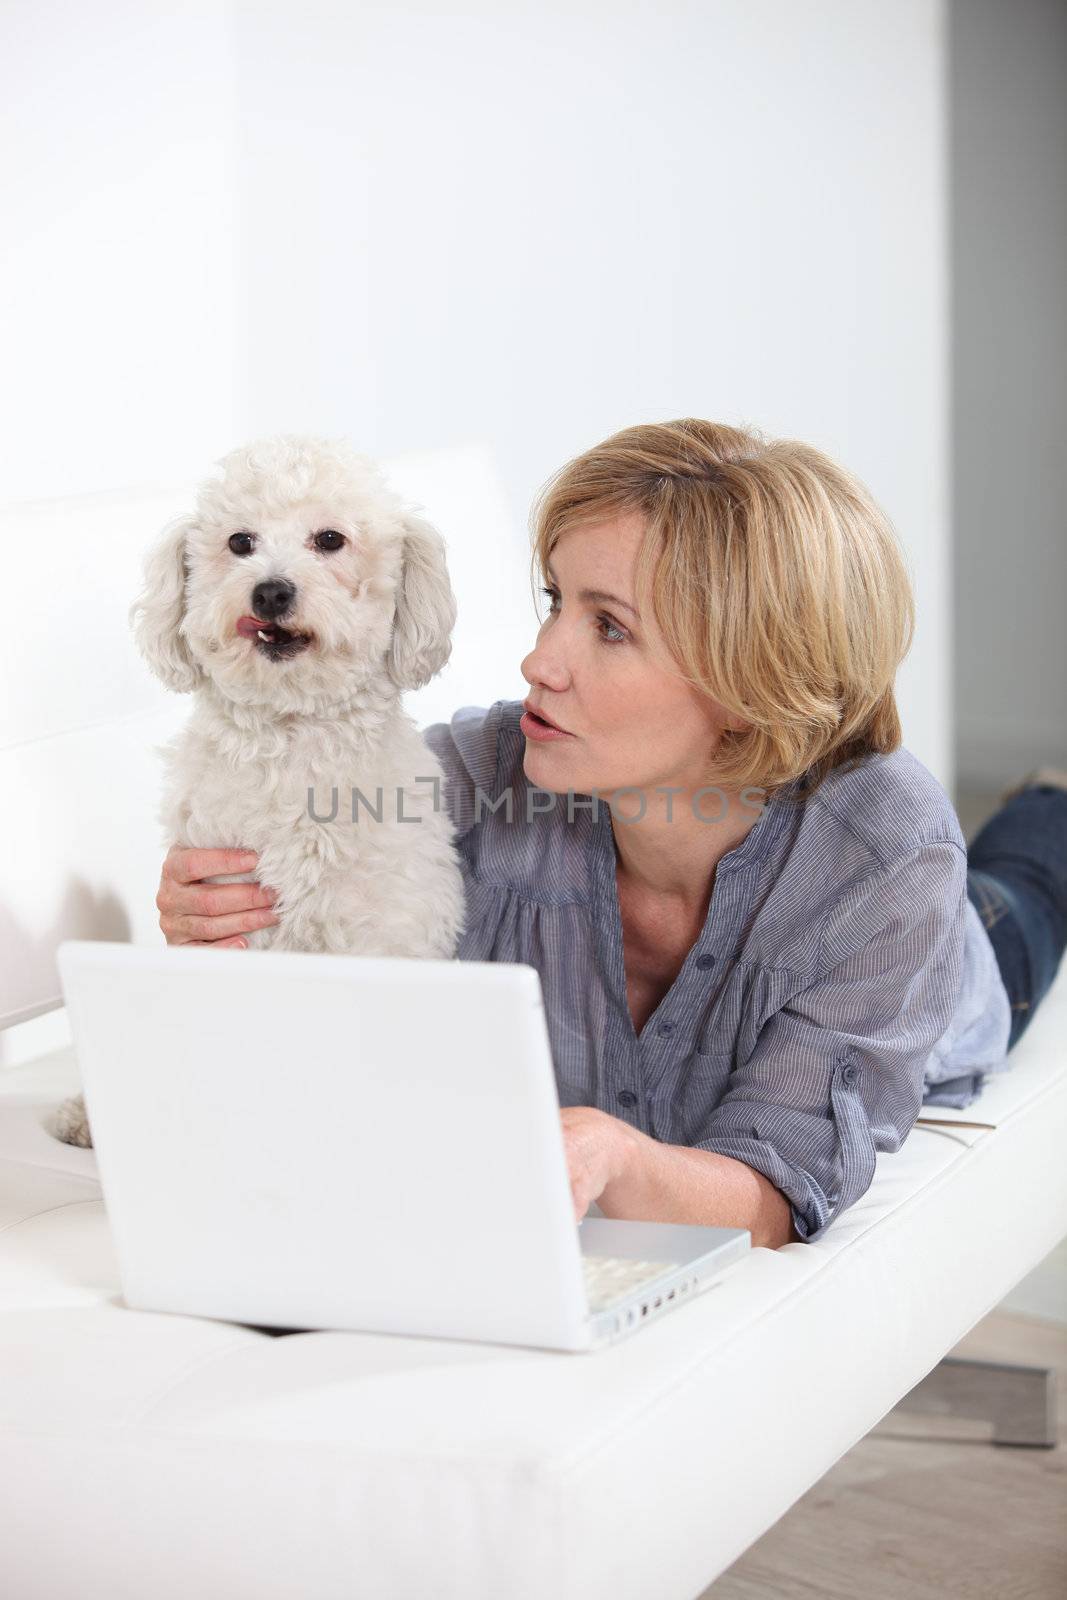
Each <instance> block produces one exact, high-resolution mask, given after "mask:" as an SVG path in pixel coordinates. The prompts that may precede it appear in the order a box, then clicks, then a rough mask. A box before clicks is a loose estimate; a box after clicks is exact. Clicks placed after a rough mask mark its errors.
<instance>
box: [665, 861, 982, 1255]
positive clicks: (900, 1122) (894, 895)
mask: <svg viewBox="0 0 1067 1600" xmlns="http://www.w3.org/2000/svg"><path fill="white" fill-rule="evenodd" d="M966 899H967V857H966V851H965V850H962V849H961V848H960V847H959V845H957V844H954V843H949V842H940V841H939V842H937V843H931V844H924V845H921V846H919V847H918V848H916V849H914V850H912V851H911V852H909V853H908V854H907V855H905V856H903V857H901V858H900V859H898V860H896V861H894V862H892V863H891V864H889V865H888V866H885V865H883V866H880V867H879V868H878V870H877V871H874V872H871V873H869V874H866V875H865V876H864V877H863V878H862V879H861V880H860V881H859V882H858V883H854V884H851V885H850V886H849V887H848V888H847V889H846V890H845V891H844V892H843V893H842V894H841V896H840V897H839V898H838V899H837V900H836V901H835V902H834V903H833V904H832V906H831V907H830V910H829V912H828V914H827V916H826V918H825V920H824V924H823V928H822V930H821V936H820V940H819V952H820V953H819V960H818V969H817V970H818V972H819V977H818V978H817V980H816V981H815V982H814V983H812V984H810V985H809V986H806V987H804V988H803V989H801V990H800V991H799V992H798V993H797V994H796V995H794V996H793V997H792V998H791V999H790V1001H789V1003H788V1004H787V1005H785V1006H783V1007H782V1009H781V1010H779V1011H778V1012H776V1013H775V1014H774V1015H773V1016H772V1017H770V1018H769V1019H768V1021H767V1022H766V1023H765V1024H764V1026H763V1027H762V1028H761V1029H760V1032H759V1035H758V1037H757V1040H756V1044H755V1047H754V1049H753V1051H752V1054H751V1055H750V1057H749V1059H748V1060H747V1061H745V1062H743V1063H739V1064H737V1065H736V1066H735V1069H734V1071H733V1072H732V1073H731V1075H730V1081H729V1087H728V1089H727V1092H726V1094H725V1095H724V1096H723V1098H722V1099H721V1100H720V1101H719V1103H718V1105H717V1106H716V1107H715V1110H714V1111H713V1112H712V1114H711V1116H710V1118H709V1120H708V1124H707V1128H706V1131H705V1133H704V1135H703V1136H702V1137H701V1138H700V1139H699V1140H697V1141H695V1146H696V1148H699V1149H702V1150H710V1151H715V1152H717V1153H719V1154H721V1155H726V1156H732V1157H733V1158H734V1159H735V1160H737V1161H743V1162H745V1163H746V1164H747V1165H748V1166H750V1167H753V1168H755V1170H756V1171H757V1172H761V1173H763V1175H764V1176H765V1177H766V1178H768V1179H769V1180H770V1181H771V1183H773V1184H774V1185H775V1187H776V1188H777V1189H779V1190H781V1192H782V1193H783V1194H784V1195H785V1196H786V1198H787V1199H788V1200H789V1202H790V1205H791V1208H792V1214H793V1223H794V1226H795V1228H796V1231H797V1234H798V1236H799V1237H800V1238H801V1239H802V1240H805V1241H807V1242H811V1241H812V1240H814V1239H817V1238H819V1236H820V1235H821V1234H823V1233H824V1232H825V1231H826V1229H827V1228H828V1227H829V1226H830V1224H831V1223H832V1222H833V1220H834V1219H835V1217H837V1216H839V1215H840V1214H841V1212H843V1211H845V1210H847V1209H848V1207H849V1206H851V1205H853V1204H854V1203H855V1201H857V1200H858V1199H859V1198H860V1197H861V1196H862V1195H863V1194H865V1193H866V1192H867V1190H868V1189H869V1187H870V1185H871V1182H872V1180H873V1178H874V1171H875V1155H876V1152H877V1151H879V1150H887V1151H896V1150H899V1149H900V1146H901V1145H902V1144H903V1142H904V1140H905V1138H906V1137H907V1135H908V1133H909V1132H910V1131H911V1128H912V1127H913V1125H914V1123H915V1118H916V1116H917V1115H918V1113H919V1107H920V1105H921V1103H922V1095H923V1069H924V1066H925V1063H926V1060H927V1057H928V1056H929V1054H930V1051H931V1049H932V1048H933V1046H934V1044H935V1043H936V1042H937V1040H938V1039H939V1038H940V1037H941V1035H942V1034H943V1033H944V1032H945V1030H946V1028H947V1027H948V1025H949V1023H950V1021H951V1019H952V1015H953V1011H954V1009H955V1006H956V1001H957V997H958V995H959V990H960V982H961V978H962V971H963V946H964V932H965V927H964V919H965V913H966Z"/></svg>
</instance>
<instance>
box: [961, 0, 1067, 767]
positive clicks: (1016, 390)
mask: <svg viewBox="0 0 1067 1600" xmlns="http://www.w3.org/2000/svg"><path fill="white" fill-rule="evenodd" d="M951 41H952V51H951V124H952V141H951V170H952V241H953V243H952V274H953V285H954V298H953V334H954V338H953V386H954V391H955V407H954V424H953V452H952V458H953V477H954V485H955V491H954V500H955V521H954V548H955V560H954V566H955V572H956V582H955V585H954V591H953V593H954V604H955V638H956V652H955V662H954V668H955V679H956V685H957V687H956V702H957V710H958V720H957V725H956V739H957V756H958V761H959V775H960V778H961V779H962V780H963V781H965V782H967V783H968V784H972V785H974V786H975V787H976V788H980V789H981V788H989V787H992V788H998V787H1000V786H1001V785H1003V784H1007V783H1008V782H1009V781H1011V780H1012V779H1015V778H1018V777H1021V776H1022V775H1023V774H1024V773H1025V772H1028V771H1030V770H1031V769H1032V768H1033V767H1036V766H1044V765H1050V766H1060V767H1067V627H1065V625H1064V624H1065V618H1067V513H1065V510H1064V507H1065V505H1067V452H1065V449H1064V428H1065V425H1067V295H1065V293H1064V285H1065V284H1067V6H1065V5H1064V4H1063V0H1013V3H1012V4H1011V5H1010V6H1005V5H1003V4H1001V3H999V0H954V3H953V5H952V7H951Z"/></svg>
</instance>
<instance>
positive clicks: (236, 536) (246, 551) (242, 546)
mask: <svg viewBox="0 0 1067 1600" xmlns="http://www.w3.org/2000/svg"><path fill="white" fill-rule="evenodd" d="M255 542H256V536H255V534H254V533H231V534H230V539H229V544H230V549H231V550H232V551H233V553H234V555H235V556H248V555H251V554H252V548H253V546H254V545H255Z"/></svg>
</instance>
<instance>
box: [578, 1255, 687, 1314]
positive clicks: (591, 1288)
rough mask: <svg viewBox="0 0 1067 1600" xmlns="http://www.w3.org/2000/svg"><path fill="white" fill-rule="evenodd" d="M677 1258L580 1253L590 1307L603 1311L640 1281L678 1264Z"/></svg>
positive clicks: (669, 1269) (659, 1274) (658, 1275)
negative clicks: (666, 1259) (670, 1259)
mask: <svg viewBox="0 0 1067 1600" xmlns="http://www.w3.org/2000/svg"><path fill="white" fill-rule="evenodd" d="M677 1264H678V1263H677V1262H676V1261H631V1260H630V1259H629V1258H628V1257H627V1256H583V1257H582V1270H583V1272H584V1273H585V1292H586V1295H587V1296H588V1298H589V1309H590V1311H603V1310H604V1309H605V1308H606V1307H607V1306H610V1305H613V1304H614V1302H615V1301H616V1300H621V1299H622V1298H623V1296H624V1295H627V1294H630V1293H631V1292H632V1291H633V1290H634V1289H636V1288H638V1287H639V1286H640V1285H641V1284H642V1283H645V1282H647V1281H649V1280H650V1279H652V1278H658V1277H660V1276H661V1274H662V1273H664V1272H670V1271H671V1269H672V1268H673V1267H676V1266H677Z"/></svg>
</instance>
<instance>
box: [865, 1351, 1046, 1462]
mask: <svg viewBox="0 0 1067 1600" xmlns="http://www.w3.org/2000/svg"><path fill="white" fill-rule="evenodd" d="M896 1409H898V1410H900V1411H912V1412H919V1413H922V1414H924V1415H926V1416H943V1417H945V1416H948V1417H978V1418H980V1419H981V1420H982V1421H984V1422H991V1423H992V1424H993V1438H992V1441H991V1442H992V1443H993V1444H1014V1445H1030V1446H1032V1447H1035V1448H1038V1449H1044V1450H1051V1449H1053V1448H1054V1447H1055V1444H1056V1375H1055V1372H1054V1371H1053V1370H1052V1369H1051V1368H1050V1367H1030V1366H1017V1365H1013V1364H1009V1363H1008V1362H1003V1361H966V1360H963V1359H962V1358H960V1357H959V1356H945V1358H944V1360H943V1361H939V1362H938V1364H937V1366H936V1367H934V1368H933V1370H932V1371H930V1372H928V1373H927V1375H926V1377H925V1378H923V1379H922V1381H921V1382H920V1383H917V1384H916V1385H915V1387H914V1389H911V1390H909V1391H908V1393H907V1394H906V1395H905V1396H904V1398H903V1400H901V1401H900V1402H899V1404H898V1406H897V1408H896Z"/></svg>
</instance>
